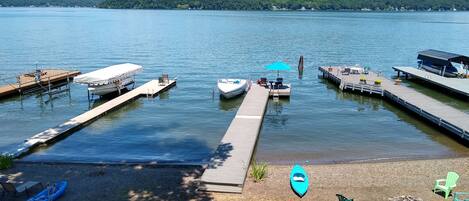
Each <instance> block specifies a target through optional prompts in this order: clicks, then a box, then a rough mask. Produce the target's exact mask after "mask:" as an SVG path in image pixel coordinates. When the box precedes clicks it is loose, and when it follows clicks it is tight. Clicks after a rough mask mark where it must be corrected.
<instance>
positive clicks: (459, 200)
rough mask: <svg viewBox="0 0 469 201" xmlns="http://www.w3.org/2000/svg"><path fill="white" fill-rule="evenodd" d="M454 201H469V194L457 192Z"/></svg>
mask: <svg viewBox="0 0 469 201" xmlns="http://www.w3.org/2000/svg"><path fill="white" fill-rule="evenodd" d="M463 196H464V197H466V199H463V198H461V197H463ZM453 201H469V192H467V193H466V192H455V193H454V198H453Z"/></svg>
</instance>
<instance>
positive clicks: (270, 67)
mask: <svg viewBox="0 0 469 201" xmlns="http://www.w3.org/2000/svg"><path fill="white" fill-rule="evenodd" d="M265 68H266V69H267V70H276V71H277V77H278V76H279V73H280V71H281V70H282V71H288V70H290V69H291V68H290V66H289V65H288V64H286V63H284V62H281V61H278V62H275V63H272V64H269V65H267V66H265Z"/></svg>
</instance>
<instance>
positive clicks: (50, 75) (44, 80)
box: [0, 69, 80, 98]
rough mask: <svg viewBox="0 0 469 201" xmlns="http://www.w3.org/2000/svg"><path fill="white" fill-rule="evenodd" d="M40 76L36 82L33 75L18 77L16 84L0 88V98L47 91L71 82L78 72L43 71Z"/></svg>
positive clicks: (27, 74)
mask: <svg viewBox="0 0 469 201" xmlns="http://www.w3.org/2000/svg"><path fill="white" fill-rule="evenodd" d="M41 74H42V75H41V77H40V80H36V77H35V75H34V73H26V74H22V75H20V76H18V77H17V78H16V79H17V82H16V83H8V84H6V85H4V86H0V98H6V97H10V96H14V95H18V94H20V93H22V92H25V91H27V90H30V89H33V88H44V90H45V89H49V86H52V84H55V83H58V82H65V81H71V80H72V79H73V77H75V76H77V75H79V74H80V71H67V70H58V69H43V70H41Z"/></svg>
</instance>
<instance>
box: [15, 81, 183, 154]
mask: <svg viewBox="0 0 469 201" xmlns="http://www.w3.org/2000/svg"><path fill="white" fill-rule="evenodd" d="M175 84H176V81H175V80H171V81H169V83H166V84H165V85H160V84H159V83H158V80H152V81H150V82H147V83H145V84H144V85H142V86H140V87H138V88H136V89H134V90H132V91H129V92H127V93H125V94H122V95H121V96H118V97H116V98H114V99H112V100H110V101H108V102H106V103H104V104H102V105H100V106H98V107H95V108H93V109H92V110H89V111H87V112H85V113H83V114H81V115H78V116H76V117H74V118H72V119H70V120H68V121H67V122H65V123H62V124H60V125H58V126H56V127H53V128H49V129H47V130H45V131H43V132H40V133H38V134H36V135H34V136H32V137H30V138H28V139H26V140H25V142H24V143H23V144H22V145H21V146H20V147H19V148H18V149H17V150H16V151H15V152H14V153H13V155H14V156H15V157H20V156H22V155H24V154H26V153H28V152H29V151H30V150H31V149H32V148H34V147H37V146H39V145H41V144H46V143H48V142H50V141H54V140H55V139H57V138H59V137H61V136H62V135H66V134H69V133H70V132H71V131H73V130H75V129H77V128H79V127H81V126H83V125H85V124H87V123H89V122H91V121H93V120H95V119H97V118H99V117H101V116H102V115H104V114H105V113H106V112H108V111H110V110H112V109H115V108H117V107H119V106H121V105H122V104H124V103H126V102H128V101H130V100H133V99H135V98H138V97H140V96H141V95H147V94H148V93H151V94H152V95H153V94H156V93H159V92H161V91H163V90H166V89H167V88H170V87H171V86H174V85H175Z"/></svg>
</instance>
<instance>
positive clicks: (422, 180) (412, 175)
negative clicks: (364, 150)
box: [0, 158, 469, 201]
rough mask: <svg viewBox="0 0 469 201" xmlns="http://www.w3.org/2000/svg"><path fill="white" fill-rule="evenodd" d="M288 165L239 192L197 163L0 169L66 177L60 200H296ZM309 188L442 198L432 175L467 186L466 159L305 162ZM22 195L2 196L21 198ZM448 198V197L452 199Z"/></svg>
mask: <svg viewBox="0 0 469 201" xmlns="http://www.w3.org/2000/svg"><path fill="white" fill-rule="evenodd" d="M290 168H291V167H290V166H284V165H275V166H269V167H268V177H267V178H266V179H265V180H263V181H262V182H260V183H255V182H254V181H253V180H252V179H251V178H249V177H248V179H247V181H246V184H245V188H244V191H243V193H242V194H224V193H207V192H201V191H198V190H197V187H198V178H199V177H200V175H201V173H202V172H203V169H202V168H200V167H180V166H179V167H178V166H174V167H171V166H163V167H161V166H160V167H158V166H147V165H144V166H141V165H90V164H40V163H16V164H15V166H14V167H13V168H11V169H9V170H6V171H1V172H0V175H3V176H7V177H8V178H9V179H10V180H13V181H30V180H34V181H40V182H43V183H44V184H47V183H48V182H53V181H57V180H68V181H69V188H68V189H67V191H66V194H65V196H63V197H62V198H61V199H60V200H64V201H65V200H81V201H84V200H110V201H111V200H132V201H133V200H300V199H299V198H297V197H296V195H295V194H293V193H292V191H291V190H290V187H289V180H288V175H289V171H290ZM306 170H307V172H308V174H309V177H310V190H309V192H308V193H307V194H306V196H305V197H303V199H301V200H321V201H322V200H326V201H328V200H337V198H336V197H335V194H336V193H341V194H344V195H346V196H347V197H350V198H354V200H358V201H366V200H370V201H376V200H383V201H387V200H388V198H391V197H396V196H401V195H411V196H414V197H420V198H422V199H423V200H426V201H427V200H444V198H443V197H442V196H440V195H435V194H433V192H432V191H431V189H432V187H433V183H434V181H435V179H439V178H444V177H445V176H446V173H447V172H448V171H455V172H457V173H459V175H460V180H459V183H458V187H457V188H456V191H466V192H467V191H469V158H454V159H434V160H415V161H397V162H380V163H355V164H330V165H309V166H306ZM25 198H26V195H20V196H18V197H16V198H13V197H11V196H7V197H3V198H2V199H1V200H15V201H16V200H25ZM450 199H451V200H452V197H451V198H450Z"/></svg>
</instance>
